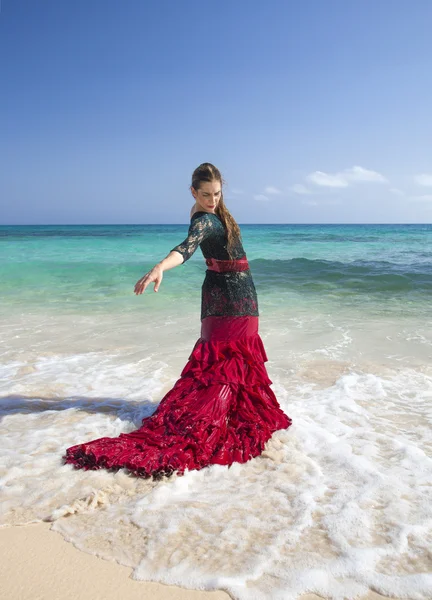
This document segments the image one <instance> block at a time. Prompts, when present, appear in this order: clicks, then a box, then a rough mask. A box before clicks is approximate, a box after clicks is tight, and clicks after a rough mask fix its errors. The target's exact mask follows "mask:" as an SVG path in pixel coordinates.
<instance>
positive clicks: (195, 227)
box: [135, 214, 214, 295]
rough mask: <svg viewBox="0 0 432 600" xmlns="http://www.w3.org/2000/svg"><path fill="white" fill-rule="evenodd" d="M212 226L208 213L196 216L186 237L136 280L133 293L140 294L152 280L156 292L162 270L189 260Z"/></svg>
mask: <svg viewBox="0 0 432 600" xmlns="http://www.w3.org/2000/svg"><path fill="white" fill-rule="evenodd" d="M213 227H214V224H213V222H212V220H211V219H210V217H209V215H208V214H203V215H200V216H198V217H196V218H195V219H194V220H193V221H192V223H191V224H190V225H189V230H188V235H187V237H186V239H185V240H184V241H183V242H182V243H181V244H177V246H175V247H174V248H172V249H171V251H170V253H169V254H168V255H167V256H166V257H165V258H164V259H163V260H161V262H159V263H158V264H157V265H155V266H154V267H153V269H152V270H151V271H149V272H148V273H146V274H145V275H144V277H141V279H139V280H138V281H137V282H136V284H135V294H137V295H138V294H142V293H143V292H144V290H145V289H146V287H147V286H148V285H149V284H150V283H151V282H152V281H154V282H155V286H154V291H155V292H157V291H158V290H159V286H160V284H161V282H162V278H163V272H164V271H167V270H168V269H172V268H173V267H177V266H178V265H181V264H183V263H185V262H186V261H187V260H189V258H190V257H191V256H192V254H193V253H194V252H195V250H196V249H197V248H198V246H199V244H201V242H202V241H203V240H205V239H206V238H207V237H208V236H210V235H211V233H212V231H213Z"/></svg>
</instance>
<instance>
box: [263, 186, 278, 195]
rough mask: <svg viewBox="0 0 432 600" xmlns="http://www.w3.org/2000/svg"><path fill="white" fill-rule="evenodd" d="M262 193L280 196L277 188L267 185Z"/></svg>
mask: <svg viewBox="0 0 432 600" xmlns="http://www.w3.org/2000/svg"><path fill="white" fill-rule="evenodd" d="M264 192H265V193H266V194H282V192H281V191H280V190H278V189H277V188H275V187H273V186H271V185H269V186H267V187H266V189H265V190H264Z"/></svg>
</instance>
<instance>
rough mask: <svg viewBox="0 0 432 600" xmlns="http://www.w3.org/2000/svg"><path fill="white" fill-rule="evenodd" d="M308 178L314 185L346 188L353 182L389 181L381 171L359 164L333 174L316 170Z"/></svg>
mask: <svg viewBox="0 0 432 600" xmlns="http://www.w3.org/2000/svg"><path fill="white" fill-rule="evenodd" d="M306 179H307V180H308V181H310V182H311V183H313V184H314V185H319V186H323V187H333V188H345V187H348V186H349V185H350V184H351V183H360V182H369V183H385V182H386V181H387V179H386V178H385V177H384V175H381V173H378V172H377V171H371V170H369V169H364V168H363V167H359V166H358V165H356V166H354V167H350V168H349V169H345V170H344V171H340V172H338V173H333V174H331V173H324V172H323V171H315V172H314V173H310V175H308V176H307V177H306Z"/></svg>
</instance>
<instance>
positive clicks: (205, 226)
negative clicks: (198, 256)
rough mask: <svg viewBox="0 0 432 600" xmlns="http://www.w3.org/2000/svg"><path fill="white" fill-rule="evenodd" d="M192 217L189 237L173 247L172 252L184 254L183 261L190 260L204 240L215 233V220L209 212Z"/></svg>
mask: <svg viewBox="0 0 432 600" xmlns="http://www.w3.org/2000/svg"><path fill="white" fill-rule="evenodd" d="M192 219H193V220H192V222H191V224H190V225H189V231H188V235H187V238H186V239H185V240H183V242H182V243H181V244H178V245H177V246H175V247H174V248H172V249H171V252H172V251H173V250H175V251H176V252H179V253H180V254H181V255H182V256H183V263H185V262H186V261H187V260H189V258H190V257H191V256H192V254H193V253H194V252H195V250H196V249H197V248H198V246H199V245H200V244H201V242H202V241H203V240H205V239H206V238H208V237H209V236H211V235H212V234H213V231H214V227H215V224H214V221H212V219H211V218H210V216H209V215H208V214H201V215H199V216H196V217H195V218H194V217H192Z"/></svg>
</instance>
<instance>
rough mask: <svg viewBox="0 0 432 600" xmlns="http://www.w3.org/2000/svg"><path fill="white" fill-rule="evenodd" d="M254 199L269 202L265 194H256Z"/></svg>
mask: <svg viewBox="0 0 432 600" xmlns="http://www.w3.org/2000/svg"><path fill="white" fill-rule="evenodd" d="M254 199H255V200H259V201H260V202H267V201H268V198H267V196H264V194H255V196H254Z"/></svg>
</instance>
